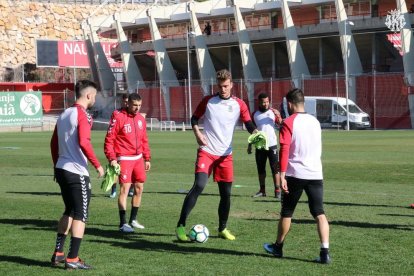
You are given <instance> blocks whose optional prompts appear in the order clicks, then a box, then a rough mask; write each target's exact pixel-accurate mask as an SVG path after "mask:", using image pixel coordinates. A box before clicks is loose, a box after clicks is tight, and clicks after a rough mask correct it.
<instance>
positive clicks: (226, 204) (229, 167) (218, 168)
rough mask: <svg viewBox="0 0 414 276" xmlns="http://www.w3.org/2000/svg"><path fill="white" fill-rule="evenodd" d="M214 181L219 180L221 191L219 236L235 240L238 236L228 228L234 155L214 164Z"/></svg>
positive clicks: (223, 157) (222, 158) (221, 158)
mask: <svg viewBox="0 0 414 276" xmlns="http://www.w3.org/2000/svg"><path fill="white" fill-rule="evenodd" d="M214 181H216V182H217V185H218V188H219V192H220V203H219V207H218V215H219V228H218V235H219V237H221V238H223V239H226V240H235V239H236V237H235V236H234V235H233V234H231V233H230V231H229V230H228V229H227V220H228V218H229V213H230V204H231V201H230V197H231V187H232V183H233V156H232V155H231V154H230V155H227V156H222V157H220V158H219V159H218V160H217V161H216V163H215V166H214Z"/></svg>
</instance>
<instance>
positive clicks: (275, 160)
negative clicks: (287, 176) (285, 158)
mask: <svg viewBox="0 0 414 276" xmlns="http://www.w3.org/2000/svg"><path fill="white" fill-rule="evenodd" d="M255 157H256V166H257V173H258V174H266V162H267V159H269V165H270V169H271V170H272V175H275V174H277V173H278V172H279V152H278V150H277V146H276V145H275V146H271V147H269V150H264V149H260V150H258V149H256V154H255Z"/></svg>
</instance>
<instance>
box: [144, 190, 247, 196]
mask: <svg viewBox="0 0 414 276" xmlns="http://www.w3.org/2000/svg"><path fill="white" fill-rule="evenodd" d="M144 193H146V194H163V195H184V196H186V195H187V192H179V191H176V192H170V191H167V192H147V191H145V192H144ZM200 196H220V194H219V193H201V195H200ZM231 196H232V197H243V196H242V195H234V194H232V195H231Z"/></svg>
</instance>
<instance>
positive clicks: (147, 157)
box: [142, 120, 151, 171]
mask: <svg viewBox="0 0 414 276" xmlns="http://www.w3.org/2000/svg"><path fill="white" fill-rule="evenodd" d="M143 122H144V123H143V125H144V127H143V135H142V156H143V158H144V162H145V171H149V170H150V169H151V151H150V147H149V143H148V135H147V123H146V121H145V120H144V121H143Z"/></svg>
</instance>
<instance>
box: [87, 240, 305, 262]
mask: <svg viewBox="0 0 414 276" xmlns="http://www.w3.org/2000/svg"><path fill="white" fill-rule="evenodd" d="M170 236H171V235H170ZM90 242H96V243H106V244H108V245H111V246H114V247H122V248H125V249H132V250H142V251H157V252H165V253H175V254H194V253H207V254H208V253H210V254H216V255H232V256H255V257H266V258H267V257H270V258H274V257H273V256H272V255H270V254H266V253H259V254H258V253H255V252H246V251H236V250H228V249H218V248H211V247H206V246H205V245H201V244H197V243H191V242H185V243H182V242H179V241H174V242H153V241H148V240H145V239H140V240H132V239H131V240H130V241H128V242H126V243H125V242H120V241H119V240H116V241H101V240H95V241H94V240H91V241H90ZM192 245H193V246H192ZM284 259H290V260H297V261H302V262H312V261H310V260H306V259H300V258H294V257H286V258H285V257H284Z"/></svg>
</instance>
